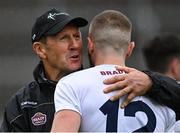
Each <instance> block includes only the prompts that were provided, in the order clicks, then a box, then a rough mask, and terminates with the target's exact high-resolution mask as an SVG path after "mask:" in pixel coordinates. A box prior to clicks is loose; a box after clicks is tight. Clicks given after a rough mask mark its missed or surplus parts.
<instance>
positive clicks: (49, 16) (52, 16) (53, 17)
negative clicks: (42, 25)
mask: <svg viewBox="0 0 180 133" xmlns="http://www.w3.org/2000/svg"><path fill="white" fill-rule="evenodd" d="M58 15H69V14H67V13H49V14H48V17H47V19H52V20H55V17H56V16H58Z"/></svg>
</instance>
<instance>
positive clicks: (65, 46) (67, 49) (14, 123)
mask: <svg viewBox="0 0 180 133" xmlns="http://www.w3.org/2000/svg"><path fill="white" fill-rule="evenodd" d="M86 25H87V21H86V20H85V19H83V18H79V17H78V18H72V17H71V16H70V15H69V14H67V13H62V12H60V11H58V10H56V9H52V10H49V11H47V12H46V13H44V14H43V15H42V16H40V17H39V18H38V19H37V20H36V23H35V24H34V26H33V29H32V43H33V49H34V51H35V52H36V54H37V55H38V56H39V57H40V60H41V61H40V63H39V64H38V66H37V67H36V68H35V70H34V73H33V74H34V81H32V82H30V83H29V84H27V85H25V86H24V87H23V88H22V89H20V90H19V91H18V92H17V93H16V94H14V95H13V96H12V98H11V99H10V100H9V102H8V104H7V106H6V108H5V112H4V118H3V123H2V125H1V131H3V132H15V131H17V132H49V131H50V129H51V125H52V121H53V118H54V112H55V110H54V89H55V86H56V83H57V81H58V80H59V79H60V78H61V77H63V76H64V75H66V74H68V73H71V72H73V71H77V70H79V69H81V66H82V38H81V33H80V31H79V27H83V26H86ZM134 72H135V73H136V74H138V75H137V76H136V77H139V78H137V79H138V82H140V83H141V84H138V82H137V80H135V81H133V82H132V83H133V85H134V84H137V87H134V88H135V89H137V88H138V89H139V90H141V91H140V92H143V94H144V93H145V92H146V91H147V90H150V91H149V92H151V93H154V91H156V90H161V91H162V92H164V93H165V95H167V97H169V98H170V100H171V96H169V92H171V90H170V89H169V86H171V88H173V89H174V90H177V88H178V87H179V86H176V84H174V82H172V81H168V80H167V78H166V77H163V76H157V74H155V73H152V72H149V73H147V74H148V75H150V78H151V79H150V78H149V77H148V76H147V75H146V74H144V73H142V72H140V71H134ZM130 74H131V73H130ZM127 75H128V74H127ZM157 77H158V78H157ZM159 77H160V78H159ZM127 78H128V77H127ZM118 81H119V80H117V81H116V82H118ZM152 81H153V82H152ZM119 82H121V80H120V81H119ZM162 82H163V83H164V82H165V83H166V86H164V84H162ZM128 85H131V84H130V83H129V84H128ZM152 85H153V86H156V88H158V89H154V88H152V89H150V88H151V86H152ZM135 89H134V90H133V89H132V91H131V92H132V93H133V92H135V94H138V95H139V94H142V93H136V90H135ZM173 89H172V90H173Z"/></svg>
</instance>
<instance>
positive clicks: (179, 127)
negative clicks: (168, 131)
mask: <svg viewBox="0 0 180 133" xmlns="http://www.w3.org/2000/svg"><path fill="white" fill-rule="evenodd" d="M175 132H180V120H178V121H176V124H175Z"/></svg>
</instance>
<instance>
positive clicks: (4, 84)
mask: <svg viewBox="0 0 180 133" xmlns="http://www.w3.org/2000/svg"><path fill="white" fill-rule="evenodd" d="M50 8H58V9H60V10H62V11H65V12H67V13H69V14H71V15H72V16H82V17H85V18H86V19H87V20H89V21H90V20H91V19H92V17H93V16H95V15H96V14H97V13H99V12H101V11H103V10H106V9H114V10H119V11H122V12H123V13H124V14H125V15H127V16H128V17H129V18H130V19H131V21H132V23H133V35H132V40H134V41H135V43H136V48H135V51H134V54H133V55H132V57H131V59H129V60H128V61H127V65H129V66H131V67H135V68H138V69H140V70H142V69H146V65H145V63H144V61H143V57H142V54H141V47H142V46H143V45H145V42H146V41H147V40H148V39H150V38H152V37H154V36H155V35H157V34H160V33H162V32H170V33H174V34H177V35H180V17H179V15H180V1H179V0H1V1H0V117H1V116H2V113H3V109H4V107H5V104H6V103H7V101H8V99H9V98H10V96H11V95H12V94H13V93H14V92H16V91H17V90H18V89H19V88H20V87H22V86H23V85H24V84H26V83H28V82H29V81H30V80H32V79H33V77H32V71H33V69H34V67H35V66H36V64H37V63H38V58H37V57H36V55H35V54H34V53H33V51H32V47H31V46H32V45H31V41H30V34H31V27H32V25H33V23H34V21H35V19H36V17H37V16H39V15H41V14H42V13H44V12H45V11H47V10H49V9H50ZM87 30H88V27H86V28H83V29H82V30H81V31H82V34H83V37H84V62H83V63H84V66H85V67H88V66H89V64H88V61H87V50H86V42H87V41H86V36H87ZM1 121H2V119H1V118H0V123H1Z"/></svg>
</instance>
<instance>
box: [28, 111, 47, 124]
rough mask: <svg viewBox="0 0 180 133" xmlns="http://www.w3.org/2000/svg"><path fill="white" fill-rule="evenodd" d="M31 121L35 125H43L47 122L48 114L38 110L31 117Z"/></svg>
mask: <svg viewBox="0 0 180 133" xmlns="http://www.w3.org/2000/svg"><path fill="white" fill-rule="evenodd" d="M31 121H32V123H33V125H35V126H39V125H43V124H45V123H46V115H45V114H43V113H41V112H37V113H36V114H34V116H33V117H31Z"/></svg>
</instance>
